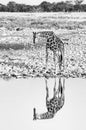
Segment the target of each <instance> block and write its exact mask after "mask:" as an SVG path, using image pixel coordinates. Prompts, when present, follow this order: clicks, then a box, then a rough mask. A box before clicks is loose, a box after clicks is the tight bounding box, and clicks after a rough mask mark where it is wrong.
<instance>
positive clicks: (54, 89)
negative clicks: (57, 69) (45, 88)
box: [53, 78, 57, 96]
mask: <svg viewBox="0 0 86 130" xmlns="http://www.w3.org/2000/svg"><path fill="white" fill-rule="evenodd" d="M53 93H54V94H53V96H55V95H56V93H57V91H56V78H55V84H54V88H53Z"/></svg>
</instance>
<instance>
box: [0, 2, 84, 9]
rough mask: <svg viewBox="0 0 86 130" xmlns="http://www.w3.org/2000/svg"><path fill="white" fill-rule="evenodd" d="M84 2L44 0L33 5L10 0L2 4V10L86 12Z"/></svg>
mask: <svg viewBox="0 0 86 130" xmlns="http://www.w3.org/2000/svg"><path fill="white" fill-rule="evenodd" d="M82 2H83V0H75V4H73V3H71V2H70V1H66V2H58V3H50V2H46V1H43V2H42V3H41V4H39V5H37V6H35V5H33V6H31V5H26V4H18V3H16V2H14V1H10V2H9V3H8V4H7V5H3V4H0V12H60V11H62V12H75V11H78V12H81V11H84V12H85V11H86V4H83V3H82Z"/></svg>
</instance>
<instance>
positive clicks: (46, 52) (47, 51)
mask: <svg viewBox="0 0 86 130" xmlns="http://www.w3.org/2000/svg"><path fill="white" fill-rule="evenodd" d="M47 66H48V48H47V45H46V69H47Z"/></svg>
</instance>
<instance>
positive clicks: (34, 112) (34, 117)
mask: <svg viewBox="0 0 86 130" xmlns="http://www.w3.org/2000/svg"><path fill="white" fill-rule="evenodd" d="M33 120H36V108H34V109H33Z"/></svg>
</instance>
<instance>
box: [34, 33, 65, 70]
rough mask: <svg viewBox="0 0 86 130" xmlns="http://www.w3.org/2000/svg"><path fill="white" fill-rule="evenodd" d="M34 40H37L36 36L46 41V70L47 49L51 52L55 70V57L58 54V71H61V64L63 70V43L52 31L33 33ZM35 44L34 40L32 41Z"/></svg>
mask: <svg viewBox="0 0 86 130" xmlns="http://www.w3.org/2000/svg"><path fill="white" fill-rule="evenodd" d="M33 35H34V38H37V36H36V35H39V37H42V38H45V39H46V68H47V63H48V49H50V50H51V51H52V52H53V61H54V65H55V70H56V56H57V52H58V63H59V70H60V71H61V67H62V64H63V69H64V58H63V57H64V43H63V42H62V40H61V39H60V38H59V37H57V36H56V35H55V33H54V32H53V31H41V32H33ZM34 43H35V39H34Z"/></svg>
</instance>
